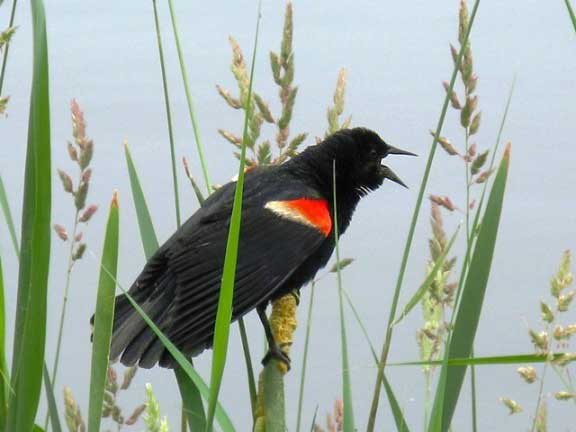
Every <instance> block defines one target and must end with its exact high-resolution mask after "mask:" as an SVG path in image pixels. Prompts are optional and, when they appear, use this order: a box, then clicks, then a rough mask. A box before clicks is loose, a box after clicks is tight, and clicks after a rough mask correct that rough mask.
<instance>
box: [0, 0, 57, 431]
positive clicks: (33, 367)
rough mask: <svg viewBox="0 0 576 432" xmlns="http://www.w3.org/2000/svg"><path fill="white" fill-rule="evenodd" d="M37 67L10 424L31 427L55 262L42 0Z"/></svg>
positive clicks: (36, 22)
mask: <svg viewBox="0 0 576 432" xmlns="http://www.w3.org/2000/svg"><path fill="white" fill-rule="evenodd" d="M31 6H32V23H33V25H32V29H33V51H34V52H33V59H34V60H33V73H32V91H31V97H30V117H29V123H28V146H27V151H26V169H25V180H24V199H23V205H22V236H21V239H22V250H21V253H20V268H19V276H18V300H17V310H16V323H15V328H14V335H15V337H14V350H13V359H12V374H11V376H12V381H11V388H12V390H13V392H11V393H10V399H9V406H8V416H7V420H6V430H10V431H28V430H32V428H33V427H34V419H35V417H36V411H37V409H38V402H39V399H40V390H41V387H42V373H43V366H44V347H45V342H46V297H47V290H48V271H49V264H50V240H51V232H50V211H51V201H52V194H51V183H52V178H51V168H50V162H51V158H50V98H49V78H48V42H47V40H46V19H45V14H44V4H43V2H42V0H32V4H31Z"/></svg>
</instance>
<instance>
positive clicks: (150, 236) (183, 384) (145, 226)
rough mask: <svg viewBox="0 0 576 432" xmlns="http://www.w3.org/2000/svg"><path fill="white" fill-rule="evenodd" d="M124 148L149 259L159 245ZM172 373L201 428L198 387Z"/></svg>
mask: <svg viewBox="0 0 576 432" xmlns="http://www.w3.org/2000/svg"><path fill="white" fill-rule="evenodd" d="M124 150H125V155H126V163H127V165H128V173H129V176H130V186H131V190H132V199H133V201H134V207H135V208H136V218H137V220H138V227H139V229H140V238H141V239H142V246H143V247H144V255H145V256H146V259H149V258H150V257H151V256H152V255H153V254H154V252H156V250H157V249H158V247H159V244H158V238H157V237H156V231H155V230H154V225H153V223H152V217H151V216H150V211H149V210H148V204H147V203H146V198H145V196H144V192H143V191H142V185H141V184H140V179H139V177H138V172H137V171H136V167H135V165H134V161H133V159H132V155H131V154H130V149H129V147H128V144H127V143H124ZM174 373H175V375H176V381H177V382H178V388H179V390H180V395H181V396H182V402H183V404H184V412H185V413H186V416H187V419H188V423H189V425H190V428H191V429H192V430H203V429H204V427H205V423H206V421H205V414H204V405H203V404H202V399H201V397H200V393H199V391H198V389H197V388H195V385H194V384H193V383H192V382H190V380H189V379H187V376H186V375H185V374H184V373H183V372H182V370H180V369H179V368H178V367H177V368H175V370H174Z"/></svg>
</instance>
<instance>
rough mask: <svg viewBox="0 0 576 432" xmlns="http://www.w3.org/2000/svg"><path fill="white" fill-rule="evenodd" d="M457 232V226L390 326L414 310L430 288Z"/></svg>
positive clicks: (458, 229)
mask: <svg viewBox="0 0 576 432" xmlns="http://www.w3.org/2000/svg"><path fill="white" fill-rule="evenodd" d="M459 231H460V226H458V228H457V229H456V232H455V233H454V234H453V235H452V238H451V239H450V242H449V243H448V245H447V246H446V249H445V250H444V252H443V253H442V255H440V256H439V257H438V259H436V262H435V263H434V266H433V267H432V270H431V271H430V272H429V273H428V276H426V279H424V282H422V285H420V287H419V288H418V289H417V290H416V292H415V293H414V295H413V296H412V298H411V299H410V300H409V301H408V303H406V306H404V310H403V311H402V313H400V316H399V317H398V318H397V319H396V321H394V323H393V324H392V325H396V324H398V323H399V322H400V321H402V319H404V317H405V316H406V315H408V314H409V313H410V311H411V310H412V308H414V306H416V305H417V304H418V303H419V302H420V300H421V299H422V296H423V295H424V294H425V293H426V291H428V288H430V284H431V283H432V282H433V281H434V279H435V278H436V275H437V274H438V272H439V271H440V269H441V268H442V266H443V265H444V261H445V260H446V257H447V256H448V253H449V252H450V249H451V248H452V245H453V244H454V240H456V237H457V236H458V232H459Z"/></svg>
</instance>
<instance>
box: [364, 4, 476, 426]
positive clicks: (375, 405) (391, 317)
mask: <svg viewBox="0 0 576 432" xmlns="http://www.w3.org/2000/svg"><path fill="white" fill-rule="evenodd" d="M479 4H480V0H475V2H474V6H473V8H472V13H471V15H470V21H469V25H468V29H467V31H466V34H465V35H464V40H463V41H462V45H461V48H460V51H459V53H458V57H457V58H456V61H455V64H454V69H453V71H452V76H451V78H450V84H449V85H448V89H447V90H446V96H445V97H444V103H443V105H442V111H441V113H440V118H439V119H438V124H437V126H436V131H435V133H434V138H433V140H432V147H431V148H430V153H429V155H428V160H427V162H426V168H425V170H424V175H423V177H422V182H421V184H420V190H419V191H418V198H417V199H416V205H415V207H414V213H413V215H412V221H411V223H410V229H409V231H408V237H407V239H406V245H405V247H404V253H403V255H402V263H401V264H400V271H399V272H398V279H397V281H396V287H395V289H394V297H393V299H392V304H391V306H390V315H389V317H388V324H387V326H386V330H385V331H386V335H385V338H384V344H383V346H382V351H381V354H380V362H379V365H378V372H377V375H376V385H375V387H374V393H373V396H372V406H371V407H370V415H369V418H368V426H367V431H368V432H373V431H374V428H375V426H376V414H377V412H378V403H379V400H380V383H381V382H382V380H383V377H384V367H385V365H386V360H387V359H388V353H389V351H390V344H391V341H392V333H393V330H392V329H393V326H392V323H393V322H394V318H395V315H396V308H397V307H398V300H399V298H400V290H401V288H402V282H403V281H404V274H405V272H406V266H407V264H408V257H409V255H410V249H411V247H412V239H413V238H414V232H415V230H416V222H417V221H418V216H419V215H420V207H421V206H422V199H423V197H424V191H425V190H426V185H427V184H428V178H429V176H430V171H431V168H432V161H433V160H434V154H435V153H436V147H437V146H438V137H440V136H441V132H442V126H443V125H444V118H445V117H446V111H447V110H448V104H449V102H450V95H451V94H452V89H453V88H454V83H455V82H456V76H457V74H458V70H459V68H460V64H461V62H462V57H463V53H464V49H463V48H464V47H466V45H467V43H468V38H469V36H470V32H471V31H472V27H473V26H474V19H475V18H476V11H477V10H478V6H479Z"/></svg>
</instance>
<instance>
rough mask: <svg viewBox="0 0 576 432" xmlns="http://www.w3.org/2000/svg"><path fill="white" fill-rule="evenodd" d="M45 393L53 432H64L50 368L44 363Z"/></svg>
mask: <svg viewBox="0 0 576 432" xmlns="http://www.w3.org/2000/svg"><path fill="white" fill-rule="evenodd" d="M42 375H43V376H44V392H45V393H46V399H47V400H48V411H49V412H50V424H51V425H52V432H62V426H61V425H60V415H59V414H58V404H57V403H56V397H55V396H54V388H53V387H52V382H51V381H50V372H48V366H46V362H44V373H43V374H42Z"/></svg>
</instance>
